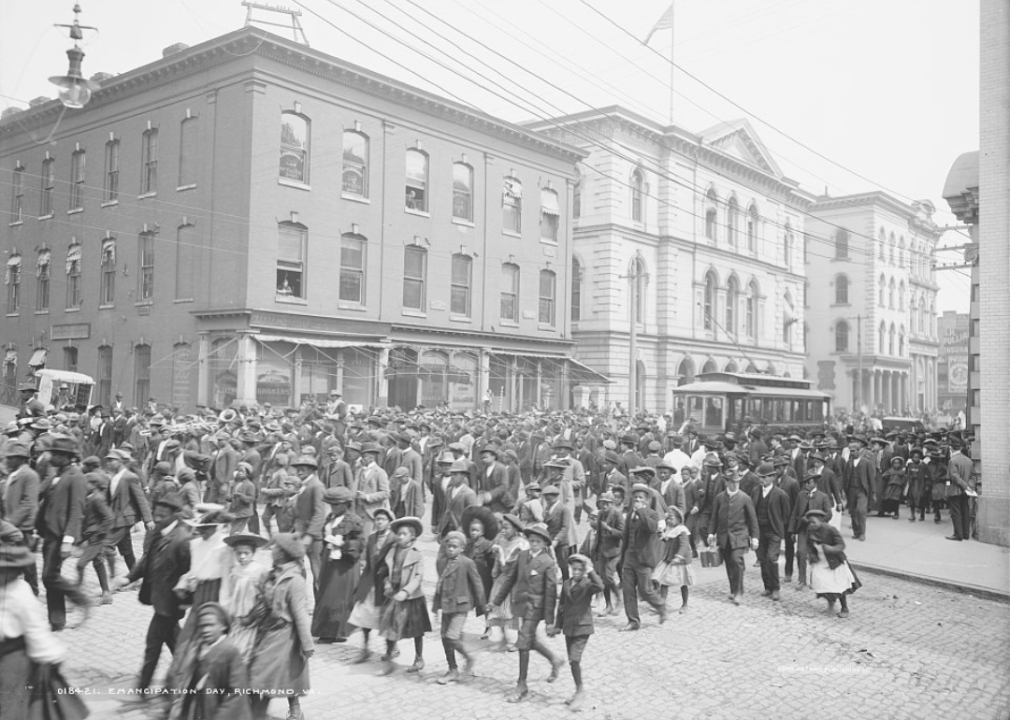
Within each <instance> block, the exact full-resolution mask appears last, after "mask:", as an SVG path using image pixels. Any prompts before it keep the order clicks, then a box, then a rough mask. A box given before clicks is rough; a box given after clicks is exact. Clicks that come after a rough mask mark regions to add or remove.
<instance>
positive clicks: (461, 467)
mask: <svg viewBox="0 0 1010 720" xmlns="http://www.w3.org/2000/svg"><path fill="white" fill-rule="evenodd" d="M449 472H450V473H451V474H453V475H456V474H460V475H469V474H470V467H469V466H468V465H467V464H466V461H464V460H453V462H452V466H451V467H450V468H449Z"/></svg>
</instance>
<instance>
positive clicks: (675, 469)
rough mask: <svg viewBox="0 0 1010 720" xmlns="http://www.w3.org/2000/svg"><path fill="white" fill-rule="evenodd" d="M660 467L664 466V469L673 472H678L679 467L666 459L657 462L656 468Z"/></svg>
mask: <svg viewBox="0 0 1010 720" xmlns="http://www.w3.org/2000/svg"><path fill="white" fill-rule="evenodd" d="M660 468H663V469H664V470H669V471H670V472H671V473H676V472H677V468H676V467H674V466H673V465H671V464H670V463H668V462H667V461H666V460H663V461H662V462H660V463H657V464H656V470H659V469H660Z"/></svg>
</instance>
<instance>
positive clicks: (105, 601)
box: [98, 591, 112, 605]
mask: <svg viewBox="0 0 1010 720" xmlns="http://www.w3.org/2000/svg"><path fill="white" fill-rule="evenodd" d="M98 604H99V605H111V604H112V593H110V592H108V591H105V592H103V593H102V597H101V599H100V600H99V601H98Z"/></svg>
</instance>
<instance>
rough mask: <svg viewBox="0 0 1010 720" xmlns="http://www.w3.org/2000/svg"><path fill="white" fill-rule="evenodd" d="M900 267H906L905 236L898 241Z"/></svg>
mask: <svg viewBox="0 0 1010 720" xmlns="http://www.w3.org/2000/svg"><path fill="white" fill-rule="evenodd" d="M898 267H900V268H903V267H905V236H904V235H902V236H901V239H899V240H898Z"/></svg>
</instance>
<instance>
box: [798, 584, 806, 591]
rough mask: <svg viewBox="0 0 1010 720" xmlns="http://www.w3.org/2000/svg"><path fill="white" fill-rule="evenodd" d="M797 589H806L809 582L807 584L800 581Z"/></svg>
mask: <svg viewBox="0 0 1010 720" xmlns="http://www.w3.org/2000/svg"><path fill="white" fill-rule="evenodd" d="M796 589H797V590H806V589H807V584H806V583H805V582H801V583H799V584H798V585H797V586H796Z"/></svg>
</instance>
